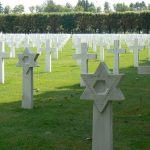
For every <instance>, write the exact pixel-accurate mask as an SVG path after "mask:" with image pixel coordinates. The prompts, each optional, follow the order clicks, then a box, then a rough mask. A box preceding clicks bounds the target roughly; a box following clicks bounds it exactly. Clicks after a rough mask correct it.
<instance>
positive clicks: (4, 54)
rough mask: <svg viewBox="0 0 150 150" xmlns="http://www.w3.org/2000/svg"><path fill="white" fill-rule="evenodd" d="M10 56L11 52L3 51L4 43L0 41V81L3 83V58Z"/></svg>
mask: <svg viewBox="0 0 150 150" xmlns="http://www.w3.org/2000/svg"><path fill="white" fill-rule="evenodd" d="M9 58H12V53H10V52H5V43H4V42H0V83H2V84H4V82H5V76H4V59H9Z"/></svg>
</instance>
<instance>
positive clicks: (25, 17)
mask: <svg viewBox="0 0 150 150" xmlns="http://www.w3.org/2000/svg"><path fill="white" fill-rule="evenodd" d="M0 31H1V32H4V33H48V32H50V33H60V32H64V33H71V32H73V33H95V32H99V33H127V32H131V33H132V32H137V33H141V32H143V33H149V31H150V11H143V12H125V13H101V14H100V13H37V14H20V15H16V14H10V15H3V14H1V15H0Z"/></svg>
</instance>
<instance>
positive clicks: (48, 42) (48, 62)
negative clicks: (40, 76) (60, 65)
mask: <svg viewBox="0 0 150 150" xmlns="http://www.w3.org/2000/svg"><path fill="white" fill-rule="evenodd" d="M54 51H55V48H52V44H51V40H50V39H47V40H46V44H45V52H46V59H45V64H46V65H45V70H46V71H47V72H51V71H52V56H51V54H52V52H54Z"/></svg>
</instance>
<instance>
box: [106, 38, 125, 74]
mask: <svg viewBox="0 0 150 150" xmlns="http://www.w3.org/2000/svg"><path fill="white" fill-rule="evenodd" d="M107 52H108V53H113V54H114V69H113V73H114V74H119V55H120V54H121V53H125V49H120V43H119V40H115V41H114V49H108V50H107Z"/></svg>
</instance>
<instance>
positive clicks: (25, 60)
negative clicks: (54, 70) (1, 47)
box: [17, 48, 39, 74]
mask: <svg viewBox="0 0 150 150" xmlns="http://www.w3.org/2000/svg"><path fill="white" fill-rule="evenodd" d="M38 56H39V54H34V53H32V52H31V51H30V50H29V49H28V48H26V49H25V50H24V52H23V54H18V59H19V62H18V63H17V67H23V68H25V72H26V74H27V73H28V71H29V69H30V68H31V67H38V66H39V65H38V64H37V62H36V60H37V58H38Z"/></svg>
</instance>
